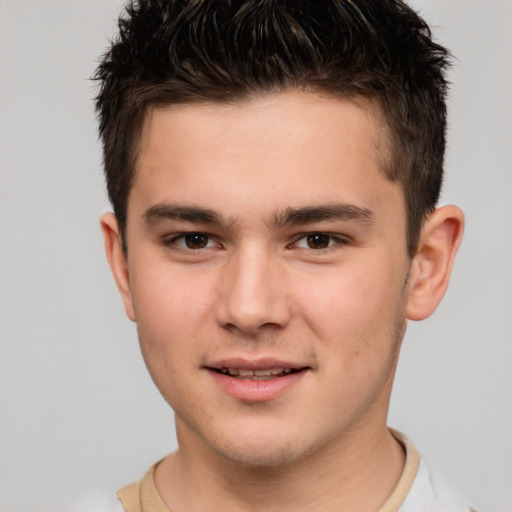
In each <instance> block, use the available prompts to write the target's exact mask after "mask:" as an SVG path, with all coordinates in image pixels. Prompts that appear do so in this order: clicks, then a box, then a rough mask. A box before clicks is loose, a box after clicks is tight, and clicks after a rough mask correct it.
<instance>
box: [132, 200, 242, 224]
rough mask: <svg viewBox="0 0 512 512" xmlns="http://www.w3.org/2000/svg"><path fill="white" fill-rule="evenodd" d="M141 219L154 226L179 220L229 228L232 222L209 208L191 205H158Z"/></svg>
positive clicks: (149, 209)
mask: <svg viewBox="0 0 512 512" xmlns="http://www.w3.org/2000/svg"><path fill="white" fill-rule="evenodd" d="M142 217H143V218H144V220H145V221H146V223H148V224H155V223H158V222H161V221H165V220H181V221H186V222H191V223H194V224H207V225H212V226H219V227H222V228H226V229H227V228H229V227H231V226H232V225H233V221H229V220H227V219H225V218H224V217H222V216H221V215H219V214H218V213H217V212H216V211H214V210H210V209H209V208H202V207H200V206H193V205H180V204H169V203H158V204H155V205H153V206H151V207H149V208H148V209H147V210H146V211H145V212H144V213H143V214H142Z"/></svg>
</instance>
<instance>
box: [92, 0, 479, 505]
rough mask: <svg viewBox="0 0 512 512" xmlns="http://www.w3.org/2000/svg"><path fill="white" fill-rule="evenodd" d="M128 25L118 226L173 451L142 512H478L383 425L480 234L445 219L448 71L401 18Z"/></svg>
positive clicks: (391, 11) (110, 93)
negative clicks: (413, 328) (473, 237)
mask: <svg viewBox="0 0 512 512" xmlns="http://www.w3.org/2000/svg"><path fill="white" fill-rule="evenodd" d="M119 27H120V36H119V37H118V39H117V40H116V41H114V43H113V44H112V47H111V48H110V50H109V52H108V53H107V54H106V55H105V57H104V59H103V61H102V63H101V64H100V67H99V69H98V72H97V78H98V79H99V80H100V83H101V90H100V93H99V95H98V98H97V109H98V112H99V117H100V134H101V137H102V141H103V145H104V161H105V172H106V176H107V187H108V192H109V196H110V199H111V201H112V204H113V207H114V214H106V215H105V216H104V217H103V218H102V220H101V224H102V228H103V233H104V237H105V245H106V251H107V256H108V259H109V262H110V266H111V268H112V272H113V274H114V278H115V280H116V283H117V285H118V288H119V291H120V293H121V295H122V298H123V301H124V304H125V308H126V313H127V315H128V317H129V318H130V319H131V320H132V321H134V322H136V323H137V328H138V332H139V339H140V344H141V349H142V353H143V356H144V359H145V362H146V365H147V367H148V369H149V371H150V373H151V376H152V378H153V380H154V382H155V384H156V385H157V387H158V389H159V390H160V392H161V393H162V395H163V396H164V398H165V399H166V400H167V402H168V403H169V405H170V406H171V407H172V408H173V409H174V412H175V417H176V431H177V436H178V443H179V450H178V451H177V452H176V453H173V454H171V455H170V456H168V457H166V458H165V459H163V460H162V461H160V462H159V463H158V464H156V465H155V466H153V467H152V468H151V469H150V470H149V471H148V473H147V474H146V476H145V477H144V478H143V480H142V481H141V482H137V483H135V484H132V485H130V486H128V487H126V488H124V489H122V490H121V491H120V492H119V498H120V500H121V502H122V504H123V506H124V508H125V509H126V510H127V511H128V512H135V511H144V512H149V511H151V512H157V511H158V512H163V511H172V512H181V511H187V512H191V511H192V512H193V511H202V512H210V511H217V510H228V511H231V510H233V511H235V510H236V511H260V510H265V511H273V510H276V511H277V510H279V511H285V512H286V511H291V510H294V511H296V510H300V511H310V510H315V511H334V510H335V511H338V512H344V511H359V512H364V511H368V512H369V511H378V510H380V511H398V510H400V511H401V512H406V511H407V512H411V511H415V512H419V511H433V510H443V511H447V510H454V511H455V510H456V511H463V510H469V509H468V508H467V507H465V506H464V505H462V504H458V505H455V504H452V503H450V504H449V503H448V502H447V501H443V500H444V498H442V497H441V496H440V495H439V494H438V493H437V492H436V490H435V489H434V488H433V487H432V484H431V483H430V479H429V475H428V470H427V468H426V467H425V464H424V462H423V461H422V460H421V459H420V457H419V455H418V453H417V452H416V450H415V449H414V447H413V446H412V445H411V443H410V442H409V441H408V440H407V439H406V438H405V437H404V436H403V435H402V434H400V433H398V432H396V431H393V430H390V429H388V427H387V423H386V419H387V412H388V406H389V400H390V394H391V387H392V382H393V376H394V373H395V368H396V364H397V359H398V354H399V351H400V345H401V342H402V339H403V336H404V333H405V329H406V320H407V319H413V320H421V319H423V318H426V317H428V316H429V315H431V314H432V313H433V311H434V310H435V309H436V307H437V305H438V304H439V302H440V301H441V299H442V297H443V294H444V292H445V291H446V288H447V286H448V281H449V277H450V272H451V268H452V264H453V260H454V257H455V253H456V251H457V248H458V246H459V243H460V240H461V236H462V230H463V215H462V213H461V211H460V210H459V209H458V208H456V207H454V206H445V207H442V208H437V209H436V208H435V207H436V203H437V200H438V196H439V191H440V186H441V182H442V172H443V171H442V166H443V154H444V133H445V125H446V113H445V94H446V81H445V79H444V70H445V67H446V65H447V52H446V50H445V49H444V48H442V47H440V46H438V45H437V44H435V43H434V42H433V41H432V40H431V38H430V32H429V29H428V27H427V26H426V24H425V23H424V22H423V20H421V19H420V18H419V17H418V16H417V14H416V13H415V12H413V11H412V10H411V9H410V8H409V7H407V6H406V5H404V4H402V3H401V2H398V1H391V0H385V1H384V0H379V1H378V2H374V1H369V0H357V1H355V0H353V1H348V0H329V1H325V2H316V1H315V2H313V1H310V2H306V1H294V2H287V1H278V0H245V1H243V0H240V1H234V0H232V1H226V0H222V1H221V0H218V1H209V2H203V1H199V0H197V1H196V0H181V1H177V0H176V1H171V0H166V1H163V0H159V1H158V0H157V1H150V0H147V1H140V2H135V3H133V4H131V5H130V6H129V7H128V8H127V10H126V13H125V14H124V15H123V16H122V18H121V19H120V24H119ZM451 507H453V508H451Z"/></svg>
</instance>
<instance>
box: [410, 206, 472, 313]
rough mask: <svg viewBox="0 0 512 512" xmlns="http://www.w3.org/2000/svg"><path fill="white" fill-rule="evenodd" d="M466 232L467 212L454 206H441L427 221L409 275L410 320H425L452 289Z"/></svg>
mask: <svg viewBox="0 0 512 512" xmlns="http://www.w3.org/2000/svg"><path fill="white" fill-rule="evenodd" d="M463 231H464V214H463V213H462V211H461V210H460V209H459V208H457V207H456V206H452V205H450V206H443V207H442V208H437V209H436V210H434V211H433V212H432V213H431V214H430V216H429V217H428V219H427V220H426V221H425V222H424V224H423V227H422V229H421V234H420V240H419V244H418V250H417V252H416V255H415V256H414V258H413V261H412V264H411V271H410V274H409V293H408V299H407V306H406V316H407V318H408V319H410V320H423V319H425V318H427V317H429V316H430V315H431V314H432V313H433V312H434V311H435V310H436V308H437V306H438V305H439V303H440V302H441V299H442V298H443V296H444V294H445V292H446V289H447V288H448V283H449V281H450V275H451V272H452V266H453V261H454V259H455V255H456V253H457V249H458V248H459V245H460V242H461V240H462V233H463Z"/></svg>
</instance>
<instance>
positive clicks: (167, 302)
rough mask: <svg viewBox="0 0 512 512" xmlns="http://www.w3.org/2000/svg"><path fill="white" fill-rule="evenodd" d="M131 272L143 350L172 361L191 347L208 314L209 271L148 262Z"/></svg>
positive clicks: (183, 355) (204, 326) (182, 355)
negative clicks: (141, 270)
mask: <svg viewBox="0 0 512 512" xmlns="http://www.w3.org/2000/svg"><path fill="white" fill-rule="evenodd" d="M144 269H145V270H144V272H142V273H137V272H134V274H133V275H132V279H131V283H132V296H133V303H134V307H135V314H136V320H137V326H138V330H139V337H140V341H141V346H142V349H143V351H145V353H146V354H147V355H148V356H149V355H152V354H153V353H156V352H158V357H159V358H161V359H163V360H165V361H167V363H168V364H172V363H173V362H175V361H176V360H177V359H181V360H182V362H183V363H185V364H186V361H187V359H186V358H185V356H186V354H187V353H189V352H190V351H193V350H194V347H195V345H196V343H197V341H196V340H197V339H199V338H200V333H201V330H203V329H205V328H206V325H207V321H208V316H209V314H211V313H210V312H211V309H212V307H211V301H212V287H213V283H211V282H210V281H211V279H208V274H206V273H199V276H198V273H197V270H195V271H194V273H191V272H187V271H186V270H185V271H184V270H183V269H180V271H179V272H178V271H174V270H173V268H172V267H171V266H169V265H168V264H163V265H152V266H151V265H147V266H145V267H144Z"/></svg>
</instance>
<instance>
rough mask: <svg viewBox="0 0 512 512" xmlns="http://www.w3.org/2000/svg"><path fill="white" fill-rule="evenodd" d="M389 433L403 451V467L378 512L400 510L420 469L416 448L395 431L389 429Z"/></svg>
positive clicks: (396, 511)
mask: <svg viewBox="0 0 512 512" xmlns="http://www.w3.org/2000/svg"><path fill="white" fill-rule="evenodd" d="M389 431H390V432H391V434H392V435H393V437H394V438H395V439H396V440H397V441H398V442H399V443H400V444H401V445H402V446H403V448H404V450H405V466H404V470H403V471H402V474H401V476H400V479H399V480H398V484H397V485H396V487H395V490H394V491H393V492H392V493H391V496H390V497H389V498H388V499H387V500H386V503H384V505H382V507H381V508H380V509H379V512H398V511H399V510H400V507H401V506H402V504H403V502H404V501H405V498H407V495H408V494H409V491H410V490H411V487H412V484H413V483H414V479H415V478H416V475H417V473H418V468H419V467H420V454H419V453H418V451H417V450H416V448H414V445H413V444H412V443H411V441H409V439H407V437H405V436H404V435H403V434H402V433H401V432H398V431H397V430H395V429H392V428H390V429H389Z"/></svg>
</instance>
